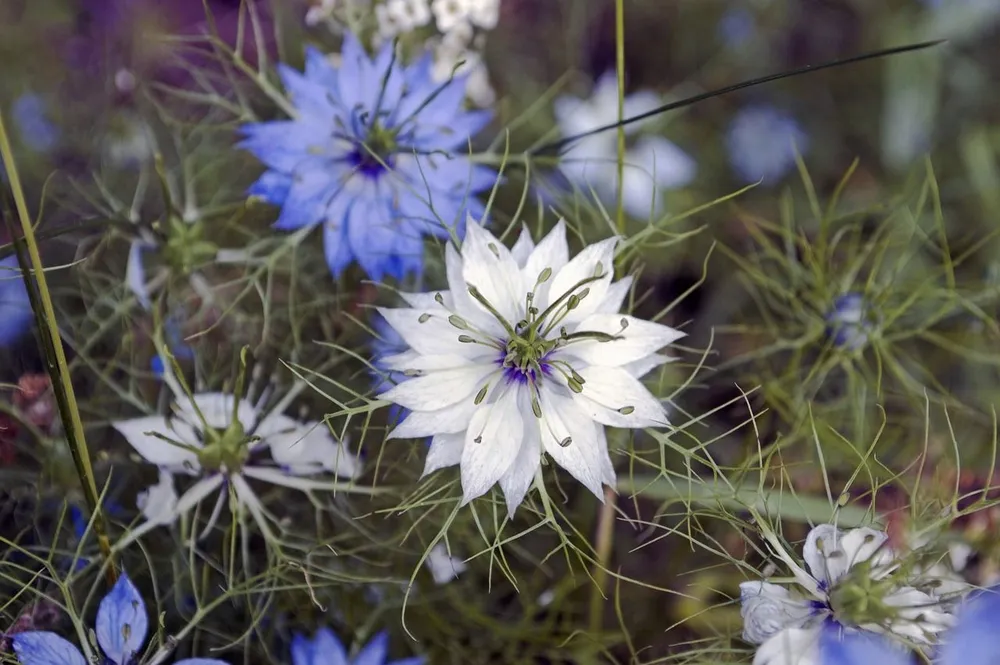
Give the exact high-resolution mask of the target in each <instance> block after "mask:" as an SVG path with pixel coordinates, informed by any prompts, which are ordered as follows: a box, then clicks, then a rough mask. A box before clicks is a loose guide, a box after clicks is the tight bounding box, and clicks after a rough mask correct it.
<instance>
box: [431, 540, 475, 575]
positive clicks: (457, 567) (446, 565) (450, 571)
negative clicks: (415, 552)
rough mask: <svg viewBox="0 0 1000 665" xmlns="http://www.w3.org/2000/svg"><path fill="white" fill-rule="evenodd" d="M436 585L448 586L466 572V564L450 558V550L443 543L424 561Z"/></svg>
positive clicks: (436, 546) (435, 547)
mask: <svg viewBox="0 0 1000 665" xmlns="http://www.w3.org/2000/svg"><path fill="white" fill-rule="evenodd" d="M424 564H426V566H427V568H428V570H430V571H431V577H433V578H434V583H435V584H439V585H440V584H447V583H448V582H451V581H452V580H453V579H455V578H456V577H458V576H459V575H461V574H462V573H464V572H465V569H466V568H468V566H467V565H466V563H465V562H464V561H462V560H461V559H458V558H456V557H452V556H448V549H447V548H446V547H445V546H444V545H443V544H441V543H438V544H437V545H435V546H434V547H432V548H431V551H430V552H428V553H427V558H426V559H425V560H424Z"/></svg>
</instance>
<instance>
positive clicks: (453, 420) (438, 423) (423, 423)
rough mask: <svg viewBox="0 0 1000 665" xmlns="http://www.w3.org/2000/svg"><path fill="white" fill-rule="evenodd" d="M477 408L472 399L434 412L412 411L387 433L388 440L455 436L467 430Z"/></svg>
mask: <svg viewBox="0 0 1000 665" xmlns="http://www.w3.org/2000/svg"><path fill="white" fill-rule="evenodd" d="M478 408H479V406H478V405H477V404H476V401H475V400H473V399H464V400H462V401H461V402H459V403H458V404H453V405H451V406H446V407H445V408H443V409H437V410H435V411H413V412H411V413H410V415H408V416H407V417H406V419H405V420H404V421H403V422H401V423H400V424H399V425H397V426H396V428H395V429H394V430H392V432H390V433H389V436H388V437H387V438H389V439H419V438H422V437H425V436H435V435H437V434H455V433H458V432H464V431H465V430H467V429H469V422H470V421H471V420H472V414H473V413H475V412H476V409H478Z"/></svg>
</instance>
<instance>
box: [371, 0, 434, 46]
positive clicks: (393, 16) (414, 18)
mask: <svg viewBox="0 0 1000 665" xmlns="http://www.w3.org/2000/svg"><path fill="white" fill-rule="evenodd" d="M375 18H376V20H377V21H378V26H379V27H378V30H379V35H380V36H381V37H382V38H384V39H391V38H392V37H395V36H396V35H401V34H406V33H408V32H412V31H414V30H416V29H417V28H422V27H423V26H425V25H427V24H428V23H430V21H431V8H430V6H429V5H428V4H427V0H386V2H385V3H384V4H381V5H378V6H376V7H375Z"/></svg>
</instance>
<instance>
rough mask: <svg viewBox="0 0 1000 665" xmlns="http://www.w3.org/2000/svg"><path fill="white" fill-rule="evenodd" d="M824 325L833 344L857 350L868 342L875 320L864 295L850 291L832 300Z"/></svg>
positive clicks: (873, 329)
mask: <svg viewBox="0 0 1000 665" xmlns="http://www.w3.org/2000/svg"><path fill="white" fill-rule="evenodd" d="M826 325H827V336H828V337H829V338H830V340H831V341H832V342H833V344H834V346H838V347H841V348H844V349H847V350H849V351H857V350H858V349H860V348H862V347H864V346H865V345H866V344H867V343H868V339H869V337H870V335H872V333H873V332H874V331H875V329H876V326H877V321H876V317H875V315H874V313H873V312H872V310H871V308H870V307H869V305H868V302H867V301H866V300H865V297H864V295H862V294H860V293H856V292H851V293H845V294H843V295H841V296H839V297H837V299H836V300H834V301H833V306H832V307H831V308H830V311H829V312H828V313H827V315H826Z"/></svg>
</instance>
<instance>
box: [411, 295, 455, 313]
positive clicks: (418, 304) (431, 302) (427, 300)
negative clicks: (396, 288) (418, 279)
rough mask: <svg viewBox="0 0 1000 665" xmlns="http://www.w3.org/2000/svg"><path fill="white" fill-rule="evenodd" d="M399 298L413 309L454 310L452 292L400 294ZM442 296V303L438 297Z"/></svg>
mask: <svg viewBox="0 0 1000 665" xmlns="http://www.w3.org/2000/svg"><path fill="white" fill-rule="evenodd" d="M399 296H400V297H401V298H402V299H403V300H405V301H406V304H407V305H409V306H410V307H412V308H413V309H435V308H437V309H452V308H454V306H455V301H454V299H453V298H452V297H451V291H429V292H427V293H400V294H399ZM438 296H441V302H438V301H437V297H438Z"/></svg>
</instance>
